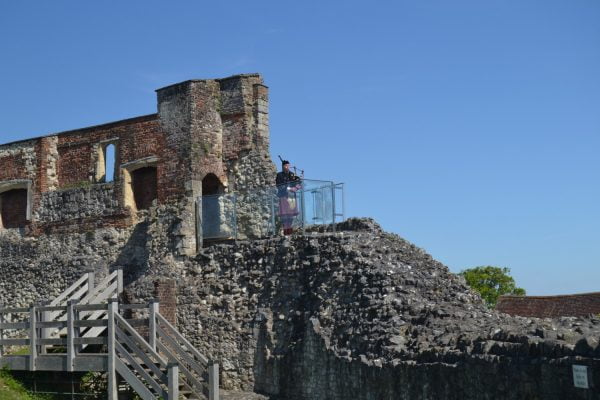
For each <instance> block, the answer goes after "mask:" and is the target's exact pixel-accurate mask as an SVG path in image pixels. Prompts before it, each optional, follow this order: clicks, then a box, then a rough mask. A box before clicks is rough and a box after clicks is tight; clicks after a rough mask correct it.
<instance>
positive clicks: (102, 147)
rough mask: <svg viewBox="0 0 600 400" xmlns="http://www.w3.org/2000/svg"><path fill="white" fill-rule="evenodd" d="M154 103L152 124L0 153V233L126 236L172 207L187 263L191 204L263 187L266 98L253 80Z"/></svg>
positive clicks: (181, 86)
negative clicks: (142, 214)
mask: <svg viewBox="0 0 600 400" xmlns="http://www.w3.org/2000/svg"><path fill="white" fill-rule="evenodd" d="M156 93H157V102H158V112H157V113H156V114H150V115H145V116H141V117H135V118H130V119H126V120H122V121H117V122H112V123H107V124H103V125H98V126H93V127H88V128H82V129H75V130H71V131H66V132H61V133H57V134H51V135H48V136H43V137H39V138H35V139H27V140H22V141H17V142H13V143H8V144H4V145H1V146H0V229H2V230H10V229H12V230H15V229H16V230H19V231H20V232H22V233H23V234H24V235H26V236H39V235H41V234H49V233H65V232H83V231H89V230H93V229H99V228H107V227H115V228H125V227H129V226H132V225H134V224H135V223H136V221H137V219H138V211H140V210H144V209H148V208H150V207H151V206H153V205H155V206H156V205H165V204H171V205H174V206H175V208H176V213H177V215H178V217H179V218H180V223H179V225H178V229H177V231H176V232H174V235H175V236H176V237H177V242H176V244H175V246H176V248H177V249H178V252H180V253H181V254H186V255H192V254H195V253H196V251H197V247H198V245H199V243H201V241H202V237H201V231H199V230H198V229H197V215H196V212H197V210H196V209H195V201H196V199H197V198H198V197H200V196H203V195H205V196H206V195H213V194H217V193H224V192H233V191H244V190H248V189H252V188H256V187H261V186H268V185H272V181H273V179H274V173H275V168H274V165H273V163H272V162H271V159H270V154H269V114H268V88H267V87H266V86H265V85H264V84H263V80H262V78H261V77H260V76H259V75H257V74H246V75H236V76H232V77H229V78H224V79H207V80H189V81H185V82H181V83H177V84H174V85H170V86H167V87H164V88H161V89H158V90H157V91H156ZM111 159H112V160H114V165H108V162H109V160H111ZM111 170H114V176H108V174H107V171H111Z"/></svg>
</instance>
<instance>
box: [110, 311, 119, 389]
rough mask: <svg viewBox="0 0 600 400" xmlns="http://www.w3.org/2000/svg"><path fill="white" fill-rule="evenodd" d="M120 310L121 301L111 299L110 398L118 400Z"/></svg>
mask: <svg viewBox="0 0 600 400" xmlns="http://www.w3.org/2000/svg"><path fill="white" fill-rule="evenodd" d="M118 312H119V303H118V301H117V299H110V300H109V303H108V329H107V330H108V332H107V335H108V338H107V339H108V400H117V396H118V386H117V370H116V368H117V366H116V357H117V354H116V349H115V347H116V345H115V329H116V321H115V315H116V314H117V313H118Z"/></svg>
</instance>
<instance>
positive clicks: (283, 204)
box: [275, 157, 302, 235]
mask: <svg viewBox="0 0 600 400" xmlns="http://www.w3.org/2000/svg"><path fill="white" fill-rule="evenodd" d="M280 159H281V157H280ZM281 170H282V171H281V172H279V173H277V178H276V179H275V184H276V185H277V197H279V216H280V218H281V224H282V226H283V234H284V235H291V234H292V232H293V231H294V230H293V228H292V224H293V223H294V217H296V216H297V215H298V203H297V202H296V192H297V191H298V190H300V189H301V188H302V185H301V184H302V180H301V178H300V177H299V176H297V175H296V174H294V173H293V172H292V171H290V162H289V161H287V160H283V159H282V160H281Z"/></svg>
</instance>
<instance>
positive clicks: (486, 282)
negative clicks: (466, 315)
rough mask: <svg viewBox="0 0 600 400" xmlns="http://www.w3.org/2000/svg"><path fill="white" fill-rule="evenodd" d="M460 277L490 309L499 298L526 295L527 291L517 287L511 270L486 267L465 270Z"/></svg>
mask: <svg viewBox="0 0 600 400" xmlns="http://www.w3.org/2000/svg"><path fill="white" fill-rule="evenodd" d="M459 275H462V276H464V277H465V280H466V281H467V284H468V285H469V286H471V288H473V289H475V290H476V291H477V292H479V294H480V295H481V297H482V298H483V300H485V302H486V304H487V305H488V306H489V307H490V308H493V307H494V306H495V305H496V301H498V296H501V295H503V294H512V295H517V296H524V295H525V289H523V288H520V287H517V285H516V284H515V280H514V279H513V277H512V276H510V269H509V268H500V267H493V266H491V265H486V266H480V267H474V268H469V269H465V270H464V271H461V272H460V274H459Z"/></svg>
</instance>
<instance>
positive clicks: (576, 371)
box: [573, 365, 590, 389]
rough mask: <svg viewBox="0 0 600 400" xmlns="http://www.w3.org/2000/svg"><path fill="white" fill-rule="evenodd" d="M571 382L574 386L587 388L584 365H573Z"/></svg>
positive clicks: (586, 373) (586, 375) (586, 372)
mask: <svg viewBox="0 0 600 400" xmlns="http://www.w3.org/2000/svg"><path fill="white" fill-rule="evenodd" d="M573 384H574V385H575V387H576V388H581V389H589V388H590V387H589V385H588V371H587V366H586V365H573Z"/></svg>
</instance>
